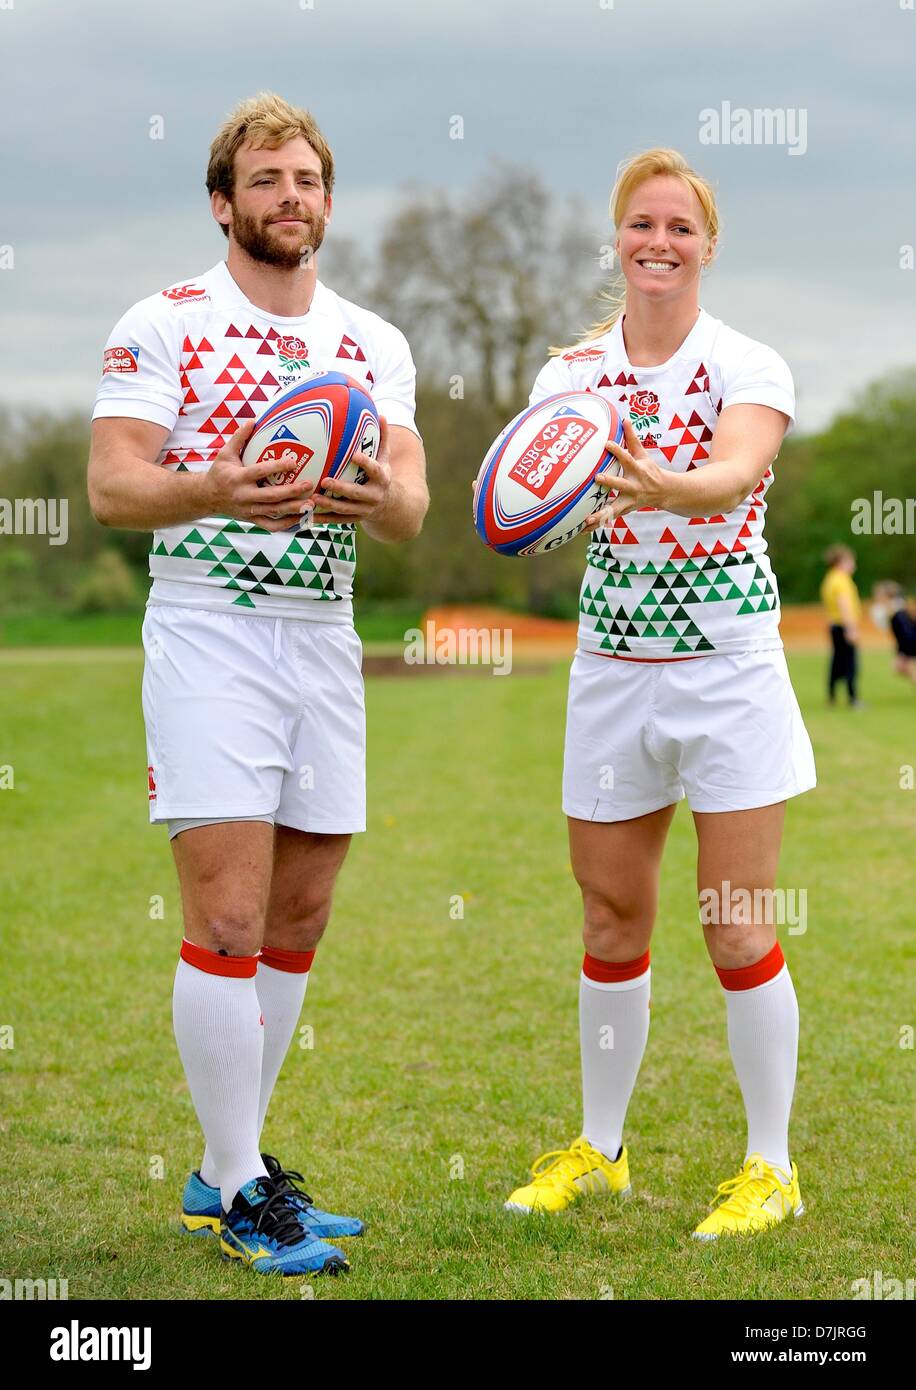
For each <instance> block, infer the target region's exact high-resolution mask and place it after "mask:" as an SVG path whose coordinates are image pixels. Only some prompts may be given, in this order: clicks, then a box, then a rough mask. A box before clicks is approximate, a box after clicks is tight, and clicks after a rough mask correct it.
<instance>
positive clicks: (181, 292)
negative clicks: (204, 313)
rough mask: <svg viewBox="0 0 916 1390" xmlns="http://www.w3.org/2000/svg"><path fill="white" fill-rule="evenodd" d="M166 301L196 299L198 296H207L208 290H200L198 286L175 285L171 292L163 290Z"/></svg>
mask: <svg viewBox="0 0 916 1390" xmlns="http://www.w3.org/2000/svg"><path fill="white" fill-rule="evenodd" d="M162 293H163V296H164V297H165V298H166V299H196V298H197V297H198V295H201V294H206V293H207V291H206V290H202V289H200V288H199V287H198V286H197V285H174V286H173V287H172V289H170V290H163V291H162Z"/></svg>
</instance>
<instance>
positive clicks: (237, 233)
mask: <svg viewBox="0 0 916 1390" xmlns="http://www.w3.org/2000/svg"><path fill="white" fill-rule="evenodd" d="M324 228H325V220H324V215H323V214H322V215H321V216H320V217H319V218H318V220H317V221H316V220H315V219H313V218H312V217H309V216H308V215H306V216H305V217H304V218H303V221H302V226H301V227H300V228H299V236H298V237H297V238H296V239H295V241H290V240H289V239H287V238H286V237H285V236H284V239H283V240H282V241H281V240H280V238H279V236H278V234H277V233H276V232H273V233H271V232H270V230H269V224H267V225H265V224H264V223H263V222H261V221H259V220H258V219H257V218H255V217H249V216H246V214H245V213H242V212H238V211H237V209H236V208H235V206H234V205H233V207H232V235H233V236H234V237H235V240H236V242H237V243H238V245H239V246H240V247H241V248H242V250H243V251H246V252H247V253H248V255H249V256H250V257H251V258H252V260H254V261H260V262H261V264H262V265H273V266H278V267H279V268H280V269H281V270H295V269H296V268H297V267H298V266H303V265H308V263H309V261H310V260H311V259H312V257H313V256H314V255H315V252H316V251H317V250H318V248H319V246H320V245H321V243H322V242H323V241H324ZM280 235H283V234H282V233H281V234H280Z"/></svg>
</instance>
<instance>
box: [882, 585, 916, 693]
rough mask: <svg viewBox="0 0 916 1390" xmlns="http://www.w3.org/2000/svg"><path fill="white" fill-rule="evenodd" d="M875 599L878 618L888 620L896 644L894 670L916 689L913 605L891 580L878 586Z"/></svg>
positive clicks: (915, 643)
mask: <svg viewBox="0 0 916 1390" xmlns="http://www.w3.org/2000/svg"><path fill="white" fill-rule="evenodd" d="M872 598H873V600H874V606H875V609H876V610H877V612H876V613H875V616H876V617H883V618H884V619H886V621H887V624H888V626H889V627H890V630H891V632H892V633H893V635H894V641H895V642H896V644H897V650H896V652H895V654H894V670H895V671H896V672H897V674H898V675H900V676H905V677H906V678H907V680H910V681H912V682H913V684H914V685H916V614H914V612H913V605H912V602H911V601H908V600H907V597H906V595H905V594H904V592H903V590H902V589H901V587H900V585H899V584H895V583H894V581H893V580H892V579H883V580H881V582H880V583H878V584H876V585H875V587H874V589H873V590H872ZM882 625H883V624H882Z"/></svg>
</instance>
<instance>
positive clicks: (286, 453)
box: [242, 372, 381, 530]
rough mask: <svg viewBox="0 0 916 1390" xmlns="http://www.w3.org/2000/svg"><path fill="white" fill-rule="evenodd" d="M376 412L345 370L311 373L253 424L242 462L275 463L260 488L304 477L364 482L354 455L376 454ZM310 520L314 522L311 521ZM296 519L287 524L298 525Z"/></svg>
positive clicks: (272, 402)
mask: <svg viewBox="0 0 916 1390" xmlns="http://www.w3.org/2000/svg"><path fill="white" fill-rule="evenodd" d="M380 439H381V432H380V429H379V418H378V411H377V410H376V408H375V405H374V404H373V401H372V397H371V396H370V395H369V394H368V392H367V391H366V389H365V387H364V386H363V385H362V383H361V382H359V381H356V380H354V378H353V377H349V376H345V375H344V374H343V372H312V373H311V375H309V376H307V377H305V378H304V379H303V380H302V381H300V382H298V383H297V384H296V385H295V386H291V387H290V388H289V389H288V390H286V391H283V392H281V393H280V394H279V395H277V396H275V397H274V399H273V400H272V401H271V402H270V404H269V405H268V406H267V408H266V409H265V410H264V411H263V412H262V414H261V415H260V417H259V418H258V420H257V421H256V423H255V427H254V430H253V431H252V435H251V438H250V439H249V441H248V443H247V444H246V446H245V449H244V451H243V453H242V462H243V463H244V464H246V465H252V464H257V463H265V462H269V463H273V462H274V461H276V464H277V469H276V472H274V473H270V474H269V475H268V476H267V477H266V478H261V479H259V480H258V486H259V487H280V486H283V485H285V484H288V483H291V482H296V481H298V480H299V479H301V478H307V479H309V480H312V481H314V482H315V483H316V484H318V483H322V482H324V481H325V479H326V478H340V479H341V480H342V481H346V482H355V483H363V482H365V480H366V475H365V473H364V472H363V470H362V469H361V468H360V466H359V464H358V463H355V462H353V455H354V454H357V453H362V454H368V455H369V457H370V458H376V457H377V456H378V448H379V442H380ZM308 524H309V525H314V524H317V523H314V522H310V523H308ZM298 526H299V523H298V522H296V523H294V526H293V527H291V528H290V529H291V530H292V529H298Z"/></svg>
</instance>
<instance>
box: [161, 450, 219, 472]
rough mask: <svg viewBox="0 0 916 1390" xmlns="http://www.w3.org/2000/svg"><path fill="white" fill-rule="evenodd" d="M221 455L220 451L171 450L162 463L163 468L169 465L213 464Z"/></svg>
mask: <svg viewBox="0 0 916 1390" xmlns="http://www.w3.org/2000/svg"><path fill="white" fill-rule="evenodd" d="M218 453H219V450H218V449H205V450H204V452H203V453H201V452H200V450H199V449H169V451H168V453H167V454H165V456H164V457H163V459H162V461H161V465H160V466H161V467H163V468H164V467H165V466H166V465H167V464H169V463H212V461H213V460H214V459H215V458H216V455H217V454H218Z"/></svg>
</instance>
